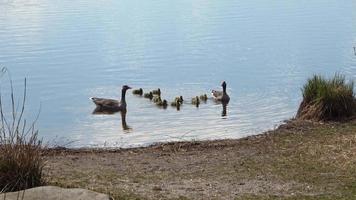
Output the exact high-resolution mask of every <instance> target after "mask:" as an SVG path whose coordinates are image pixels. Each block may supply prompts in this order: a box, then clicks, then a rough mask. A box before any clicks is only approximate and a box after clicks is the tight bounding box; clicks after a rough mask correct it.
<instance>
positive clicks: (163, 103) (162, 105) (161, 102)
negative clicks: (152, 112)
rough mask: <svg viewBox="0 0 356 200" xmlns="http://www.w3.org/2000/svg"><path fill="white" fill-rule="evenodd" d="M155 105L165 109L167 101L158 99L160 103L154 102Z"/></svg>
mask: <svg viewBox="0 0 356 200" xmlns="http://www.w3.org/2000/svg"><path fill="white" fill-rule="evenodd" d="M156 105H157V106H160V107H163V108H167V106H168V102H167V100H165V99H163V101H162V100H161V99H160V101H157V102H156Z"/></svg>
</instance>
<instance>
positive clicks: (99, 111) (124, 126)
mask: <svg viewBox="0 0 356 200" xmlns="http://www.w3.org/2000/svg"><path fill="white" fill-rule="evenodd" d="M117 112H118V111H108V110H105V109H101V108H100V107H97V108H95V109H94V111H93V113H92V114H93V115H113V114H115V113H117ZM126 114H127V110H123V111H121V112H120V115H121V125H122V129H123V130H124V131H130V130H132V128H131V127H130V126H129V125H127V123H126Z"/></svg>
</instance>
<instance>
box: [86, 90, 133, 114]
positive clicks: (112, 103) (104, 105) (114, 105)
mask: <svg viewBox="0 0 356 200" xmlns="http://www.w3.org/2000/svg"><path fill="white" fill-rule="evenodd" d="M128 89H131V87H129V86H127V85H124V86H122V90H121V101H118V100H116V99H105V98H98V97H91V98H90V99H91V100H92V101H93V102H94V104H95V105H96V110H101V111H108V112H119V111H126V106H127V105H126V100H125V95H126V91H127V90H128Z"/></svg>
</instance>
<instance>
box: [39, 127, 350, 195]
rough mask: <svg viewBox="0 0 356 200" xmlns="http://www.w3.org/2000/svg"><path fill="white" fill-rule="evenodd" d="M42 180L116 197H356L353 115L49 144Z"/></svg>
mask: <svg viewBox="0 0 356 200" xmlns="http://www.w3.org/2000/svg"><path fill="white" fill-rule="evenodd" d="M46 159H48V164H47V168H46V169H45V173H46V178H47V181H48V183H49V184H51V185H59V186H64V187H83V188H88V189H92V190H95V191H99V192H105V193H109V194H111V195H112V196H113V197H114V198H115V199H159V198H162V199H355V198H356V173H355V171H356V120H351V121H349V122H345V123H341V122H339V123H313V122H307V121H291V122H289V123H287V124H285V125H282V126H281V127H279V128H278V129H277V130H274V131H270V132H267V133H265V134H261V135H258V136H251V137H247V138H243V139H239V140H221V141H208V142H184V143H171V144H162V145H155V146H152V147H147V148H137V149H128V150H113V151H105V150H58V151H55V150H52V151H49V152H48V153H47V155H46Z"/></svg>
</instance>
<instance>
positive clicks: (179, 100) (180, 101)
mask: <svg viewBox="0 0 356 200" xmlns="http://www.w3.org/2000/svg"><path fill="white" fill-rule="evenodd" d="M174 101H178V102H179V103H180V104H182V103H183V101H184V99H183V96H179V97H176V98H175V99H174Z"/></svg>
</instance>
